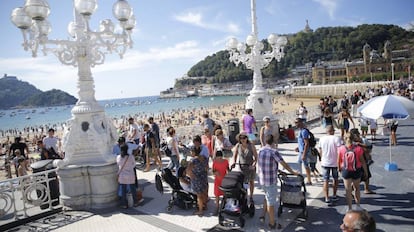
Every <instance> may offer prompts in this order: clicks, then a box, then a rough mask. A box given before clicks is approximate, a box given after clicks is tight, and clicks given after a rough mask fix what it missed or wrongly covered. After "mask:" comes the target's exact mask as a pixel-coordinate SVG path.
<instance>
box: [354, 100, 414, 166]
mask: <svg viewBox="0 0 414 232" xmlns="http://www.w3.org/2000/svg"><path fill="white" fill-rule="evenodd" d="M410 109H414V102H413V101H411V100H409V99H408V98H405V97H400V96H395V95H386V96H379V97H374V98H372V99H371V100H369V101H367V102H366V103H364V104H363V105H361V106H360V107H358V112H360V113H361V115H362V116H364V117H367V118H371V119H378V118H384V119H396V120H404V119H407V118H408V117H409V116H410V115H409V113H408V110H410ZM391 147H392V146H391V134H390V162H389V163H388V162H387V163H386V164H385V169H386V170H388V171H396V170H398V166H397V164H396V163H393V162H392V155H391Z"/></svg>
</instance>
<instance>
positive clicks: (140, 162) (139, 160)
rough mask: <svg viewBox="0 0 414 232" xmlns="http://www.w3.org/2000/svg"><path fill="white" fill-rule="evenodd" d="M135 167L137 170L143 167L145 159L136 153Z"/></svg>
mask: <svg viewBox="0 0 414 232" xmlns="http://www.w3.org/2000/svg"><path fill="white" fill-rule="evenodd" d="M135 167H136V168H137V169H139V170H141V169H143V168H144V167H145V160H144V158H143V157H142V156H140V155H138V156H137V157H135Z"/></svg>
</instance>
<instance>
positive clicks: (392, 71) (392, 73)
mask: <svg viewBox="0 0 414 232" xmlns="http://www.w3.org/2000/svg"><path fill="white" fill-rule="evenodd" d="M394 66H395V64H394V63H391V78H392V82H394Z"/></svg>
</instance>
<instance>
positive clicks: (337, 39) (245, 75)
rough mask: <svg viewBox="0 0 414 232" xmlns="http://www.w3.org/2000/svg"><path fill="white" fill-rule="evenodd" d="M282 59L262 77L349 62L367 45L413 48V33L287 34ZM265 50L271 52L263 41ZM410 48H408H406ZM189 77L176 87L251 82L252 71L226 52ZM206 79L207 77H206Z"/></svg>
mask: <svg viewBox="0 0 414 232" xmlns="http://www.w3.org/2000/svg"><path fill="white" fill-rule="evenodd" d="M287 37H288V44H287V46H286V47H285V50H284V51H285V57H284V58H282V60H281V61H280V62H276V61H275V60H273V61H272V62H271V63H270V64H269V66H268V67H266V68H264V69H263V70H262V74H263V78H277V79H282V78H284V77H286V76H287V74H288V72H289V70H291V69H292V68H294V67H296V66H298V65H304V64H306V63H309V62H312V63H316V62H317V61H318V60H321V61H332V60H333V61H339V60H345V61H351V60H353V59H357V58H361V57H362V47H363V46H364V44H365V43H368V44H369V45H370V46H371V48H373V49H375V50H377V51H378V53H379V54H381V53H382V52H383V47H384V43H385V42H386V41H387V40H389V41H390V42H391V44H392V47H393V50H397V49H414V48H413V44H414V31H413V30H410V31H407V30H405V29H403V28H401V27H399V26H396V25H382V24H372V25H368V24H363V25H359V26H357V27H322V28H318V29H316V30H315V31H313V32H304V31H301V32H298V33H296V34H292V35H287ZM262 42H263V43H264V45H265V50H271V48H270V46H269V44H268V43H267V42H266V41H265V40H263V41H262ZM409 46H411V47H409ZM187 75H188V76H189V77H201V78H197V79H195V78H184V79H178V80H177V81H176V83H175V87H176V88H179V87H182V86H185V85H192V84H199V83H209V84H211V83H226V82H233V81H243V80H250V79H251V77H252V71H251V70H249V69H246V68H245V66H244V65H239V66H238V67H236V66H235V65H234V64H233V63H231V62H230V61H229V53H228V52H227V51H225V50H222V51H219V52H217V53H215V54H213V55H211V56H207V57H206V58H205V59H204V60H202V61H200V62H198V63H197V64H195V65H194V66H193V67H191V69H190V70H189V71H188V73H187ZM206 77H208V78H206Z"/></svg>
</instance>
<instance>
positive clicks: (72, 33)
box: [68, 22, 76, 38]
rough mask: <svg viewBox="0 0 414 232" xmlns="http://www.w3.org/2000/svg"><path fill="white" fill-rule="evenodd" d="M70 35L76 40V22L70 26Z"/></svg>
mask: <svg viewBox="0 0 414 232" xmlns="http://www.w3.org/2000/svg"><path fill="white" fill-rule="evenodd" d="M68 33H69V35H70V36H71V37H72V38H75V36H76V23H75V22H70V23H69V24H68Z"/></svg>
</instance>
